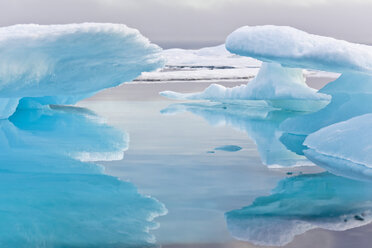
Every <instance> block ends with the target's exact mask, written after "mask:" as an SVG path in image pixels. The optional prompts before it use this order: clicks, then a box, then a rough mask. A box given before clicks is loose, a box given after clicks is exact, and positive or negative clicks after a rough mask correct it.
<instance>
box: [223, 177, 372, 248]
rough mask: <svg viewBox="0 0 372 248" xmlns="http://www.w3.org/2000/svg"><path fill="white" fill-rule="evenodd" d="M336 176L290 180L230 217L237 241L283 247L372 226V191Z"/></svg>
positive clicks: (360, 183) (233, 233)
mask: <svg viewBox="0 0 372 248" xmlns="http://www.w3.org/2000/svg"><path fill="white" fill-rule="evenodd" d="M371 186H372V185H371V184H370V183H366V182H359V181H354V180H350V179H346V178H343V177H338V176H334V175H332V174H330V173H327V172H326V173H321V174H312V175H311V174H309V175H300V176H295V177H289V178H286V179H284V180H282V181H281V182H279V184H278V186H277V187H276V188H275V189H274V190H273V191H272V193H271V195H269V196H263V197H259V198H257V199H256V200H255V201H254V202H253V203H252V204H251V205H250V206H247V207H244V208H242V209H239V210H233V211H230V212H227V213H226V214H225V217H226V221H227V226H228V229H229V231H230V233H231V234H232V236H234V237H235V238H236V239H239V240H244V241H248V242H251V243H254V244H256V245H265V246H283V245H286V244H288V243H290V242H291V241H292V240H293V239H294V237H295V236H297V235H300V234H303V233H305V232H307V231H309V230H312V229H315V228H322V229H327V230H332V231H344V230H348V229H351V228H355V227H359V226H364V225H367V224H369V223H371V222H372V201H371V199H372V188H371Z"/></svg>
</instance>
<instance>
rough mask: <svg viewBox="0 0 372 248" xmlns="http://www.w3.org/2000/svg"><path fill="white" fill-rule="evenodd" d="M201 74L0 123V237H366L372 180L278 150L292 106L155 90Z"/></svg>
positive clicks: (236, 242) (332, 241) (155, 241)
mask: <svg viewBox="0 0 372 248" xmlns="http://www.w3.org/2000/svg"><path fill="white" fill-rule="evenodd" d="M208 84H209V83H190V84H177V83H175V84H132V85H129V84H128V85H123V86H120V87H117V88H114V89H109V90H106V91H105V92H102V93H99V94H98V95H97V96H95V97H92V98H91V99H87V100H85V101H82V102H80V103H79V104H78V106H77V107H60V106H52V108H50V109H43V110H18V111H17V112H16V114H15V115H13V116H12V117H11V118H10V120H4V121H1V122H0V125H1V132H0V136H1V141H0V145H1V147H2V149H1V153H0V164H1V171H0V177H1V180H0V196H1V198H0V217H1V220H2V221H1V223H0V233H1V237H0V247H134V248H136V247H158V246H161V247H166V248H184V247H185V248H186V247H187V248H189V247H208V248H209V247H210V248H212V247H216V248H222V247H224V248H225V247H226V248H227V247H233V248H237V247H242V248H243V247H258V246H259V245H261V246H285V247H312V248H313V247H370V242H371V238H370V232H371V231H372V226H371V225H369V223H370V222H371V221H372V218H371V211H372V187H371V186H372V185H371V184H369V183H366V182H358V181H353V180H350V179H346V178H342V177H338V176H335V175H332V174H330V173H328V172H326V171H325V170H323V169H322V168H320V167H318V166H315V165H313V164H312V163H311V162H310V161H308V160H307V159H306V158H305V157H303V156H302V155H301V154H300V152H299V150H301V147H294V146H293V144H292V145H289V149H291V150H289V149H288V148H287V146H288V144H287V146H286V145H285V143H286V142H283V140H282V139H281V132H280V128H279V127H280V123H281V122H282V121H284V120H285V119H287V118H291V117H294V116H297V115H299V114H301V113H295V112H285V111H278V110H273V109H269V108H267V107H262V106H252V105H249V106H241V105H237V104H235V103H229V104H217V103H209V102H184V103H180V102H175V101H168V100H166V99H163V98H161V97H160V96H158V92H159V91H162V90H165V89H170V90H181V91H197V90H200V89H202V88H205V86H207V85H208ZM225 85H228V86H231V85H232V83H225ZM123 151H124V156H123ZM296 152H297V153H298V154H296ZM294 164H296V165H303V166H297V167H293V165H294Z"/></svg>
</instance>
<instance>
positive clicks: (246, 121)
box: [162, 101, 313, 167]
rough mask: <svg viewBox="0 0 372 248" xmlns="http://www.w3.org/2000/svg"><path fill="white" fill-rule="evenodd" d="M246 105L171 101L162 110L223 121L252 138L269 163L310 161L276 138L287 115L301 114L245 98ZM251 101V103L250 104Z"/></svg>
mask: <svg viewBox="0 0 372 248" xmlns="http://www.w3.org/2000/svg"><path fill="white" fill-rule="evenodd" d="M247 102H249V103H248V104H249V105H245V104H243V102H239V103H236V104H234V103H230V104H224V103H213V102H201V103H181V104H172V105H170V106H169V107H168V108H166V109H164V110H162V113H163V114H175V113H180V112H184V111H189V112H191V113H193V114H196V115H199V116H202V117H203V118H204V119H205V120H207V121H208V122H209V124H211V125H212V126H221V125H227V126H231V127H233V128H235V129H238V130H242V131H244V132H246V133H247V134H248V136H249V137H250V138H251V139H252V140H254V142H255V143H256V145H257V149H258V151H259V153H260V157H261V160H262V162H263V163H264V164H265V165H267V166H269V167H288V166H298V165H313V164H312V163H311V162H310V161H309V160H307V159H306V158H305V157H304V156H302V155H298V154H296V153H295V152H292V151H290V150H289V149H287V148H286V146H285V145H283V143H282V142H281V141H280V137H281V135H282V132H281V131H280V130H279V126H280V124H281V123H282V122H283V121H284V120H286V119H287V118H290V117H294V116H298V115H302V114H304V113H303V112H292V111H283V110H278V109H273V108H270V107H268V106H265V105H259V103H258V102H257V101H256V102H254V101H247ZM251 104H255V105H251Z"/></svg>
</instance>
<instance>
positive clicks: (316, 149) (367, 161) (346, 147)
mask: <svg viewBox="0 0 372 248" xmlns="http://www.w3.org/2000/svg"><path fill="white" fill-rule="evenodd" d="M371 126H372V114H366V115H362V116H358V117H354V118H352V119H349V120H347V121H344V122H339V123H336V124H333V125H330V126H327V127H325V128H322V129H320V130H319V131H317V132H315V133H312V134H310V135H309V136H307V138H306V140H305V142H304V145H305V146H307V147H308V148H309V150H305V151H304V153H305V155H306V156H307V157H308V158H309V159H310V160H313V161H314V162H316V163H317V164H320V165H321V166H322V167H324V168H326V169H327V170H329V171H331V172H332V173H334V174H337V175H341V176H344V177H349V178H356V179H359V180H368V181H372V156H371V154H372V143H371V140H372V129H371Z"/></svg>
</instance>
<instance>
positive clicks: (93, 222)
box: [0, 107, 166, 247]
mask: <svg viewBox="0 0 372 248" xmlns="http://www.w3.org/2000/svg"><path fill="white" fill-rule="evenodd" d="M0 138H1V139H0V147H1V149H0V178H1V180H0V181H1V183H0V199H1V200H0V210H1V211H0V218H1V220H2V221H1V224H0V230H1V237H0V246H2V247H67V246H68V247H93V246H97V245H98V246H100V247H149V246H151V245H152V244H153V243H154V242H155V238H154V236H152V235H151V234H150V233H149V231H150V230H151V229H154V228H156V227H157V224H156V223H155V222H154V221H153V219H154V218H155V217H156V216H159V215H163V214H165V212H166V209H165V207H164V205H163V204H161V203H160V202H158V201H157V200H155V199H153V198H151V197H149V196H144V195H141V194H140V193H138V192H137V189H136V187H135V186H134V185H133V184H132V183H129V182H124V181H120V180H118V179H117V178H115V177H112V176H109V175H105V174H103V167H101V166H98V165H96V164H94V163H91V162H84V161H98V160H114V159H116V160H120V159H121V158H122V156H123V151H124V150H125V149H127V147H128V137H127V135H126V134H125V133H123V132H121V131H119V130H117V129H115V128H113V127H110V126H108V125H107V124H105V123H104V122H103V121H102V120H101V119H100V118H99V117H97V116H95V115H94V114H92V113H90V112H89V111H87V110H85V109H80V108H72V107H57V108H53V109H50V108H43V109H33V110H20V109H18V110H17V111H16V113H15V114H14V115H13V116H12V117H11V118H10V119H9V120H1V121H0Z"/></svg>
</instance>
